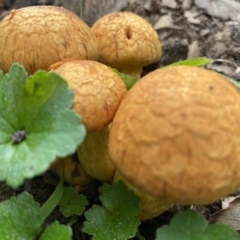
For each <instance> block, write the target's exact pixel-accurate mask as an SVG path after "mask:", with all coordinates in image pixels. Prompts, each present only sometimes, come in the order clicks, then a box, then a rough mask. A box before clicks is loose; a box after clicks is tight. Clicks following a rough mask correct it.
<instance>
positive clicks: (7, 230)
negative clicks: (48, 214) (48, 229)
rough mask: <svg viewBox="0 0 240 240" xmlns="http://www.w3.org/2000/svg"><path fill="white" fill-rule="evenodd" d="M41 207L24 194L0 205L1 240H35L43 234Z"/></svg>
mask: <svg viewBox="0 0 240 240" xmlns="http://www.w3.org/2000/svg"><path fill="white" fill-rule="evenodd" d="M43 220H44V219H43V217H42V215H41V211H40V205H39V204H38V203H37V202H35V201H34V199H33V197H32V196H31V195H30V194H28V193H26V192H24V193H22V194H19V195H18V196H17V197H12V198H10V199H9V200H6V201H3V202H1V203H0V223H1V227H0V239H1V240H9V239H11V240H20V239H24V240H33V239H35V238H36V237H37V236H38V234H39V233H40V232H41V230H42V229H41V225H42V223H43Z"/></svg>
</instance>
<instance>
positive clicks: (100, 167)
mask: <svg viewBox="0 0 240 240" xmlns="http://www.w3.org/2000/svg"><path fill="white" fill-rule="evenodd" d="M108 135H109V128H108V126H107V127H105V128H103V129H102V130H100V131H94V132H89V133H88V134H87V136H86V138H85V140H84V142H83V144H81V145H80V146H79V147H78V149H77V154H78V159H79V161H80V164H81V166H82V167H83V169H84V170H85V171H86V172H87V173H88V174H89V175H90V176H91V177H92V178H94V179H96V180H99V181H102V182H111V180H112V178H113V175H114V172H115V167H114V166H113V164H112V161H111V160H110V158H109V154H108Z"/></svg>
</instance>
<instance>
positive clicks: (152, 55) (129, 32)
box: [92, 12, 162, 79]
mask: <svg viewBox="0 0 240 240" xmlns="http://www.w3.org/2000/svg"><path fill="white" fill-rule="evenodd" d="M92 31H93V32H94V34H95V36H96V38H97V42H98V45H99V49H100V58H99V61H100V62H102V63H104V64H106V65H108V66H110V67H113V68H116V69H117V70H118V71H120V72H123V73H125V74H129V75H132V76H133V77H135V78H136V79H139V77H140V75H141V72H142V68H143V66H146V65H149V64H152V63H155V62H157V61H159V59H160V57H161V55H162V50H161V44H160V40H159V37H158V35H157V33H156V31H155V30H154V29H153V27H152V26H151V25H150V24H149V23H148V22H147V21H146V20H145V19H143V18H142V17H140V16H138V15H136V14H134V13H132V12H114V13H110V14H108V15H105V16H103V17H102V18H100V19H99V20H98V21H97V22H96V23H95V24H94V25H93V26H92Z"/></svg>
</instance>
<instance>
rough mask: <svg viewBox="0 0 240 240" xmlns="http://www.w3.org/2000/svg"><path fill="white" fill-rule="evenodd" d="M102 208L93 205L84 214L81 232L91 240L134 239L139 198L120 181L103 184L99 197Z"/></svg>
mask: <svg viewBox="0 0 240 240" xmlns="http://www.w3.org/2000/svg"><path fill="white" fill-rule="evenodd" d="M100 201H101V202H102V206H97V205H93V206H92V208H91V209H89V210H88V211H86V212H85V214H84V215H85V217H86V221H85V222H84V227H83V229H82V231H83V232H85V233H88V234H90V235H92V236H93V238H92V239H93V240H113V239H116V240H127V239H129V238H131V237H134V236H135V234H136V233H137V228H138V226H139V224H140V221H139V219H138V217H137V214H138V211H139V198H138V197H137V196H136V195H135V194H134V193H133V191H130V190H128V189H127V187H126V186H125V185H124V184H123V182H122V181H119V182H118V183H115V184H113V185H109V184H104V185H103V191H102V195H101V196H100Z"/></svg>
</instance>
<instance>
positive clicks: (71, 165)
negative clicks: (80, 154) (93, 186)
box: [49, 154, 94, 192]
mask: <svg viewBox="0 0 240 240" xmlns="http://www.w3.org/2000/svg"><path fill="white" fill-rule="evenodd" d="M49 170H50V171H51V172H53V173H55V174H56V175H57V176H59V177H61V176H62V174H63V173H64V175H63V178H64V181H65V182H66V183H68V184H70V185H72V186H73V187H74V188H75V189H76V191H77V192H82V191H83V190H84V188H85V187H86V186H87V185H89V184H90V183H92V182H93V181H94V179H93V178H92V177H90V176H89V175H88V174H87V173H86V172H85V171H84V169H83V168H82V166H81V164H80V163H79V161H78V158H77V155H76V154H73V155H69V156H67V157H64V158H57V159H56V160H55V161H54V162H53V163H52V164H51V166H50V167H49Z"/></svg>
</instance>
